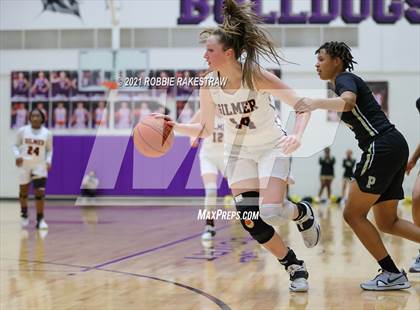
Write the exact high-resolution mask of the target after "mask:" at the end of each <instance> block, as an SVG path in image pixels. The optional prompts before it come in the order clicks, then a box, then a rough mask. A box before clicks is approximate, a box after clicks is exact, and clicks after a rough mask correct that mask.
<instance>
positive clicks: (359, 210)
mask: <svg viewBox="0 0 420 310" xmlns="http://www.w3.org/2000/svg"><path fill="white" fill-rule="evenodd" d="M315 54H316V55H317V57H318V61H317V63H316V70H317V72H318V75H319V77H320V79H321V80H329V81H330V82H331V83H332V85H333V87H334V89H335V93H336V94H337V95H338V97H336V98H330V99H309V98H305V99H303V100H301V101H300V102H299V104H297V105H296V106H295V110H296V111H300V112H304V111H312V110H315V109H324V110H333V111H338V112H342V114H341V120H342V121H344V122H345V124H346V125H347V126H348V127H350V129H351V130H352V131H353V132H354V133H355V136H356V139H357V140H358V143H359V147H360V148H361V149H362V151H363V154H362V158H361V160H360V162H359V163H358V164H357V166H356V171H355V180H356V182H352V184H351V188H350V194H349V198H348V201H347V203H346V206H345V209H344V213H343V215H344V219H345V220H346V222H347V223H348V224H349V225H350V226H351V228H352V229H353V231H354V232H355V233H356V235H357V236H358V238H359V239H360V241H361V242H362V243H363V245H364V246H365V247H366V248H367V249H368V251H369V252H370V253H371V254H372V255H373V256H374V257H375V259H376V260H377V261H378V263H379V265H380V266H381V269H382V272H381V273H380V274H379V275H378V276H376V277H375V278H374V279H373V280H370V281H367V282H364V283H362V284H361V287H362V288H363V289H365V290H375V291H377V290H396V289H405V288H409V287H410V282H409V281H408V279H407V275H406V274H405V272H404V271H403V270H401V271H400V270H399V269H398V268H397V267H396V266H395V263H394V261H393V260H392V259H391V257H390V256H389V254H388V252H387V250H386V249H385V246H384V244H383V242H382V240H381V238H380V235H379V233H378V231H377V229H376V228H375V226H374V225H373V224H372V223H371V222H370V221H369V220H368V219H367V214H368V212H369V210H370V209H371V208H372V207H373V212H374V215H375V220H376V224H377V226H378V228H379V229H380V230H382V231H383V232H386V233H390V234H393V235H397V236H401V237H404V238H407V239H410V240H412V241H414V242H420V227H418V226H416V225H414V224H413V223H411V222H408V221H406V220H403V219H400V218H399V217H398V215H397V205H398V201H399V200H400V199H403V198H404V191H403V188H402V183H403V180H404V172H405V168H406V165H407V160H408V145H407V142H406V141H405V139H404V137H403V135H402V134H401V133H400V132H399V131H398V130H397V129H396V128H395V126H394V125H393V124H391V123H390V121H389V120H388V118H387V117H386V116H385V114H384V113H383V112H382V110H381V108H380V106H379V104H378V103H377V102H376V100H375V98H374V97H373V95H372V91H371V90H370V89H369V87H368V86H367V85H366V83H365V82H364V81H363V80H362V79H361V78H360V77H359V76H357V75H355V74H353V73H351V72H349V71H352V70H353V64H354V63H356V62H355V61H354V60H353V56H352V55H351V52H350V48H349V47H348V46H347V45H346V44H345V43H343V42H327V43H325V44H323V45H322V46H321V47H320V48H319V49H317V50H316V52H315ZM347 70H348V71H347Z"/></svg>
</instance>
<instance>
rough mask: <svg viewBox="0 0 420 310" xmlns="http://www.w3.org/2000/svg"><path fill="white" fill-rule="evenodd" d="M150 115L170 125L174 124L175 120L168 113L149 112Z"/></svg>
mask: <svg viewBox="0 0 420 310" xmlns="http://www.w3.org/2000/svg"><path fill="white" fill-rule="evenodd" d="M150 116H152V117H154V118H156V119H164V120H165V121H166V124H168V125H169V126H171V127H173V126H175V125H176V122H175V121H174V120H173V119H172V118H171V117H170V116H169V115H164V114H160V113H150Z"/></svg>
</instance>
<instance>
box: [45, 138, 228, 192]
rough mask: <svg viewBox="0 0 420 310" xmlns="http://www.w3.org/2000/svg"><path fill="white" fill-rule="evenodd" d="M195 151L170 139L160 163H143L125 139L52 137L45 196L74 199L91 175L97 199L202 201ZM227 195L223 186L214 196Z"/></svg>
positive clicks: (186, 143) (148, 160) (150, 160)
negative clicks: (188, 198)
mask: <svg viewBox="0 0 420 310" xmlns="http://www.w3.org/2000/svg"><path fill="white" fill-rule="evenodd" d="M196 157H198V149H196V148H193V149H191V148H190V143H189V138H185V137H175V140H174V143H173V146H172V149H171V150H170V151H169V152H168V153H167V154H166V155H165V156H163V157H161V158H147V157H144V156H143V155H141V154H139V153H138V152H137V151H135V150H134V148H133V141H132V139H131V138H130V137H125V136H112V137H111V136H106V137H95V136H55V137H54V157H53V164H52V169H51V171H50V173H49V176H48V182H47V188H46V193H47V195H79V194H80V185H81V182H82V179H83V176H84V175H85V174H86V173H87V172H88V171H90V170H94V171H95V173H96V175H97V177H98V179H99V182H100V183H99V190H98V195H111V196H203V195H204V190H203V184H202V181H201V176H200V170H199V165H198V164H197V163H196V162H197V160H198V159H197V158H196ZM228 193H229V189H228V187H227V184H226V181H225V180H223V182H222V183H221V185H220V187H219V194H220V195H226V194H228Z"/></svg>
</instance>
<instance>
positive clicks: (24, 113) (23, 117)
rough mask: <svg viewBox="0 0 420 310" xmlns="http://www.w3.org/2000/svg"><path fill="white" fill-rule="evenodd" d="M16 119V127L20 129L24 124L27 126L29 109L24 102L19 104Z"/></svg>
mask: <svg viewBox="0 0 420 310" xmlns="http://www.w3.org/2000/svg"><path fill="white" fill-rule="evenodd" d="M15 113H16V121H15V124H14V125H13V128H14V129H18V128H20V127H22V126H25V125H26V123H27V122H28V110H27V109H26V107H25V104H24V103H19V104H18V109H17V110H16V112H15Z"/></svg>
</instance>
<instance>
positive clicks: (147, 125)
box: [133, 116, 174, 157]
mask: <svg viewBox="0 0 420 310" xmlns="http://www.w3.org/2000/svg"><path fill="white" fill-rule="evenodd" d="M173 139H174V132H173V130H172V127H171V126H169V125H168V124H167V121H165V120H163V119H156V118H154V117H152V116H148V117H146V118H145V119H143V120H142V121H140V123H138V124H137V125H136V127H134V131H133V140H134V146H135V147H136V149H137V151H139V152H140V153H141V154H143V155H144V156H147V157H160V156H162V155H165V154H166V152H168V151H169V149H170V148H171V147H172V142H173Z"/></svg>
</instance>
